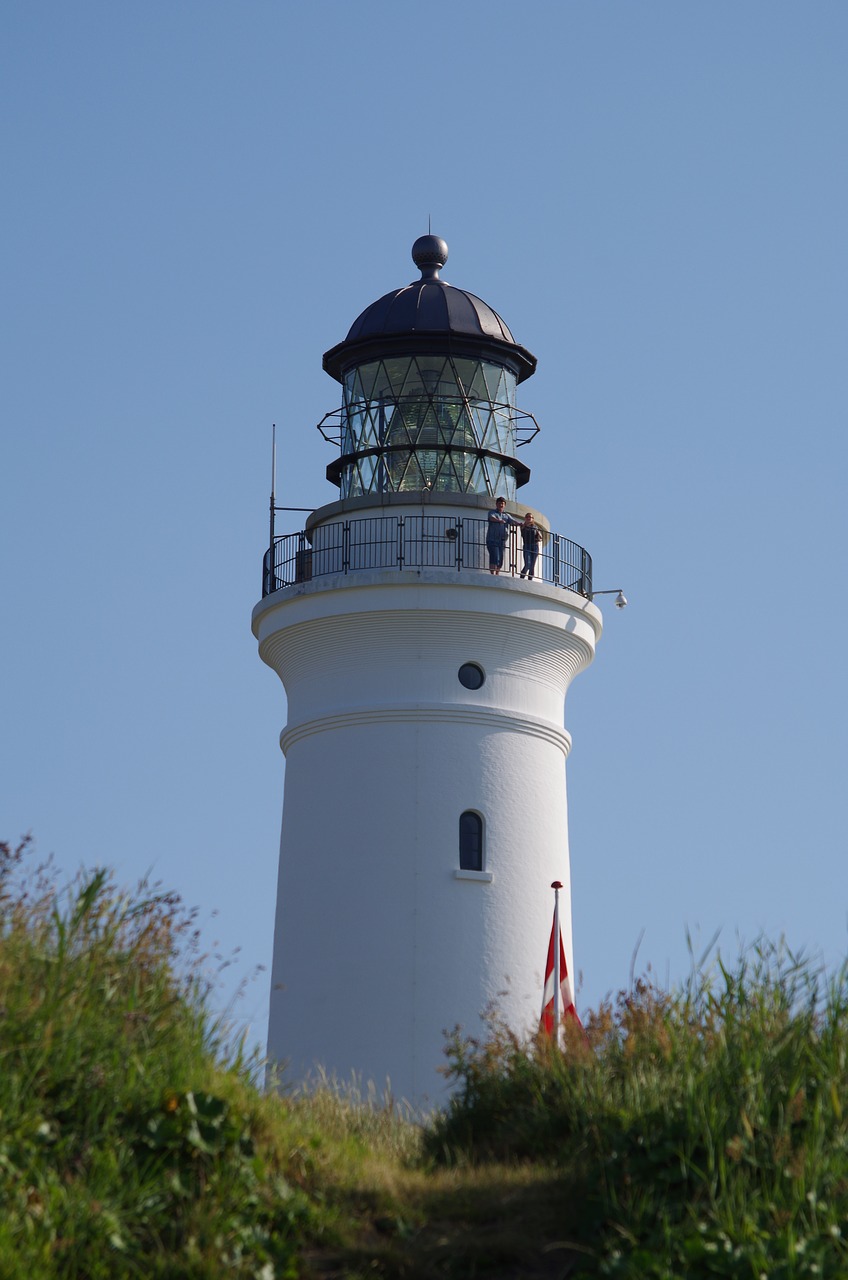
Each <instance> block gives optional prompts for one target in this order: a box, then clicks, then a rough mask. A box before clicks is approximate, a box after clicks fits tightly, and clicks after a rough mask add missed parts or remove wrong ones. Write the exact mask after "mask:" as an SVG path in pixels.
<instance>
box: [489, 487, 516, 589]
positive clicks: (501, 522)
mask: <svg viewBox="0 0 848 1280" xmlns="http://www.w3.org/2000/svg"><path fill="white" fill-rule="evenodd" d="M505 508H506V498H496V499H495V509H494V511H490V512H489V523H488V526H487V528H486V550H487V551H488V553H489V573H500V571H501V569H502V568H503V560H504V550H505V548H506V531H507V529H508V528H509V526H510V525H511V524H520V523H521V521H520V520H513V518H512V516H508V515H507V513H506V510H505Z"/></svg>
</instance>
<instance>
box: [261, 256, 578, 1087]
mask: <svg viewBox="0 0 848 1280" xmlns="http://www.w3.org/2000/svg"><path fill="white" fill-rule="evenodd" d="M447 253H448V251H447V245H446V244H445V242H444V241H443V240H441V239H439V238H438V237H436V236H432V235H427V236H422V237H421V238H420V239H419V240H417V241H416V242H415V244H414V246H413V250H412V256H413V259H414V260H415V263H416V264H417V266H418V267H419V269H420V271H421V279H420V280H416V281H415V282H414V283H413V284H410V285H407V286H406V287H404V288H401V289H397V290H395V291H393V292H391V293H388V294H386V295H385V296H384V297H382V298H380V299H379V300H378V301H377V302H374V303H373V304H372V305H371V306H369V307H367V308H366V310H365V311H363V312H362V314H361V315H360V316H359V318H358V319H357V320H356V321H355V322H354V324H353V326H352V327H351V329H350V331H349V333H348V335H347V337H346V338H345V340H344V341H343V342H341V343H339V344H338V345H337V346H335V347H333V348H332V349H331V350H330V351H328V352H327V353H326V355H325V356H324V368H325V370H326V371H327V373H329V374H330V375H331V376H332V377H333V378H335V379H336V380H337V381H338V382H339V383H341V386H342V396H343V403H342V407H341V409H340V410H339V411H338V412H337V413H336V414H330V415H328V416H327V418H325V420H324V422H323V423H322V430H323V432H324V434H325V437H326V438H328V439H330V440H331V441H332V442H333V443H334V444H335V445H336V446H337V456H336V457H335V458H334V460H333V462H331V463H330V465H329V466H328V468H327V478H328V479H329V480H330V481H332V482H333V483H334V484H335V485H337V486H338V488H339V497H338V500H337V501H334V502H332V503H330V504H329V505H327V506H325V507H321V508H319V509H318V510H316V511H314V512H313V513H312V514H311V515H310V516H309V518H308V519H307V521H306V528H305V530H304V531H303V532H302V533H298V534H292V535H289V536H286V537H280V538H273V537H272V545H271V548H270V550H269V552H268V553H267V555H266V558H265V573H264V583H263V598H262V601H261V603H260V604H258V605H257V606H256V608H255V610H254V612H253V630H254V633H255V635H256V637H257V639H258V642H259V652H260V655H261V657H262V659H263V660H264V661H265V662H266V663H268V665H269V666H271V667H273V669H274V670H275V671H276V672H277V674H278V675H279V677H280V679H281V680H282V682H283V684H284V686H285V690H286V694H287V699H288V721H287V723H286V726H285V728H284V729H283V731H282V734H281V735H280V745H281V747H282V750H283V753H284V755H285V759H286V768H285V794H284V800H283V822H282V838H281V842H280V871H279V888H278V901H277V916H276V928H275V936H274V959H273V972H272V994H271V1012H270V1028H269V1040H268V1051H269V1057H270V1059H271V1060H272V1061H273V1062H276V1063H279V1064H280V1066H281V1068H282V1069H283V1071H284V1074H285V1075H287V1076H288V1078H290V1079H296V1080H297V1079H300V1080H302V1079H304V1078H306V1077H308V1075H309V1074H310V1073H311V1072H312V1071H314V1069H315V1068H316V1067H323V1068H325V1069H326V1070H327V1071H329V1072H330V1073H331V1074H334V1075H336V1076H338V1077H339V1078H340V1079H350V1077H351V1075H352V1073H356V1074H357V1075H359V1076H361V1077H362V1078H363V1079H364V1080H374V1081H375V1082H376V1083H377V1085H378V1086H379V1087H382V1086H383V1085H384V1084H385V1082H386V1080H387V1079H388V1080H389V1081H390V1083H391V1088H392V1092H393V1094H394V1096H395V1097H396V1098H401V1097H406V1098H409V1099H410V1100H414V1101H416V1102H422V1101H424V1100H426V1099H429V1100H431V1101H435V1100H437V1099H438V1097H439V1095H440V1094H441V1093H442V1091H443V1089H444V1082H443V1079H442V1077H441V1076H440V1075H439V1072H438V1069H439V1067H440V1066H441V1065H443V1063H444V1054H443V1049H444V1032H445V1030H446V1029H448V1030H450V1029H452V1028H453V1027H455V1026H456V1025H457V1024H459V1025H460V1026H461V1027H462V1028H463V1029H464V1030H465V1031H467V1032H469V1033H470V1034H475V1033H478V1032H479V1031H480V1030H481V1023H480V1016H481V1013H482V1012H483V1011H484V1010H486V1009H487V1008H488V1007H490V1006H492V1005H494V1006H496V1007H497V1009H498V1010H499V1011H500V1014H501V1015H502V1016H503V1017H504V1019H505V1020H506V1021H507V1023H508V1024H509V1025H510V1026H512V1027H513V1028H514V1029H515V1030H516V1031H519V1032H520V1031H524V1030H527V1029H530V1028H531V1027H532V1026H534V1025H536V1024H537V1023H538V1018H539V1012H540V1007H541V995H542V982H543V972H542V970H543V967H544V960H545V948H546V945H547V941H548V936H549V932H550V927H551V911H552V895H551V891H550V885H551V882H552V881H554V880H558V881H561V882H562V884H563V885H564V889H563V891H562V894H561V899H560V919H561V923H562V931H563V939H564V943H565V954H566V959H567V963H568V967H569V971H570V972H571V973H572V974H573V973H574V957H573V951H572V938H571V903H570V871H569V850H568V825H567V803H566V780H565V762H566V758H567V756H568V752H569V749H570V746H571V739H570V737H569V735H568V733H567V732H566V730H565V727H564V708H565V695H566V691H567V689H568V686H569V684H570V682H571V680H572V678H573V677H574V676H575V675H576V674H577V673H578V672H579V671H582V670H583V669H584V667H587V666H588V665H589V663H590V662H591V661H592V657H593V655H594V651H595V644H596V642H597V640H598V638H599V636H600V633H601V615H600V612H599V611H598V609H597V608H596V607H595V606H594V604H593V603H592V600H591V596H592V576H591V574H592V568H591V560H590V558H589V556H588V554H587V553H586V552H585V551H584V550H583V549H582V548H581V547H579V546H577V545H576V544H575V543H573V542H570V541H569V540H568V539H567V538H565V537H563V536H561V535H560V534H558V533H555V532H554V531H553V530H552V529H551V528H550V525H549V522H548V520H547V519H546V518H545V517H543V516H542V515H541V514H540V513H538V512H536V511H535V510H534V508H533V507H532V506H531V505H529V504H528V503H527V502H526V501H525V500H522V501H520V502H519V501H516V492H517V490H518V489H520V488H522V487H523V486H524V485H525V484H526V482H527V481H528V479H529V476H530V472H529V469H528V467H527V466H526V465H525V464H524V463H523V462H521V461H519V460H518V458H517V456H516V453H517V450H518V448H519V447H520V446H522V445H525V444H526V443H528V441H529V440H530V439H532V437H533V436H534V435H535V434H536V432H537V431H538V427H537V426H536V423H535V422H534V420H533V419H532V418H530V417H529V415H526V414H522V413H521V412H520V411H519V410H518V409H517V408H516V396H515V391H516V385H517V384H518V383H520V382H522V381H523V380H524V379H525V378H528V377H530V375H531V374H532V373H533V372H534V370H535V367H536V361H535V358H534V357H533V356H532V355H531V354H530V352H529V351H527V350H526V349H525V348H524V347H522V346H520V345H519V344H518V343H517V342H516V341H515V340H514V338H513V336H512V334H511V333H510V331H509V329H508V328H507V326H506V324H505V323H504V322H503V320H501V318H500V316H498V315H497V313H496V312H495V311H493V310H492V309H491V308H490V307H489V306H487V305H486V303H484V302H482V301H481V300H480V299H479V298H477V297H475V296H474V295H473V294H470V293H467V292H465V291H464V290H462V289H458V288H455V287H453V286H451V285H449V284H447V283H446V282H445V281H444V280H442V279H441V278H440V274H439V273H440V270H441V268H442V267H443V266H444V263H445V262H446V260H447ZM328 424H332V425H328ZM499 496H503V497H504V498H505V499H506V502H505V504H503V511H504V512H505V514H506V515H508V516H510V517H512V519H513V520H514V521H515V522H516V523H515V524H510V525H509V526H508V527H507V530H506V532H507V537H506V544H505V549H504V553H503V564H502V567H501V568H500V572H499V573H494V572H490V563H491V557H492V556H493V557H494V559H495V560H497V559H498V558H499V557H498V553H497V551H494V552H492V551H490V549H489V548H488V547H487V536H489V535H490V531H492V530H494V532H495V535H497V530H495V529H494V526H495V525H496V524H497V521H494V520H490V513H491V512H492V511H496V510H497V507H496V499H497V498H498V497H499ZM527 512H530V513H531V514H532V515H533V516H534V517H535V521H536V524H537V526H538V528H539V529H540V531H541V541H540V545H539V551H538V559H537V560H536V562H535V564H533V565H532V569H533V573H532V578H531V577H529V576H526V575H525V576H521V570H522V569H523V568H524V567H525V562H524V559H523V547H524V540H523V537H522V532H521V529H520V528H519V527H518V523H519V522H521V521H523V519H524V516H525V514H526V513H527ZM500 527H501V529H503V525H502V524H501V526H500ZM491 540H492V539H491V536H490V541H491ZM530 544H531V551H532V539H531V540H530Z"/></svg>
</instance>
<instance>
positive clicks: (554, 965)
mask: <svg viewBox="0 0 848 1280" xmlns="http://www.w3.org/2000/svg"><path fill="white" fill-rule="evenodd" d="M551 888H552V889H553V890H554V891H555V893H556V897H555V899H554V922H553V925H552V926H551V940H550V942H549V943H548V959H547V963H546V964H545V988H544V991H543V993H542V1017H541V1020H540V1022H539V1029H540V1030H541V1031H544V1033H545V1034H546V1035H549V1036H553V1037H554V1038H556V1035H557V1030H558V1028H559V1025H560V1023H561V1022H562V1020H563V1018H573V1019H574V1021H575V1022H576V1023H577V1025H578V1027H582V1026H583V1023H582V1022H581V1021H580V1019H579V1017H578V1016H577V1010H576V1008H575V1007H574V994H573V992H572V990H571V982H570V980H569V977H568V966H567V965H566V963H565V947H564V946H563V945H562V930H561V929H560V927H559V890H560V889H561V888H562V885H561V884H560V882H559V881H558V880H555V881H554V883H553V884H552V885H551ZM557 943H558V944H559V955H557Z"/></svg>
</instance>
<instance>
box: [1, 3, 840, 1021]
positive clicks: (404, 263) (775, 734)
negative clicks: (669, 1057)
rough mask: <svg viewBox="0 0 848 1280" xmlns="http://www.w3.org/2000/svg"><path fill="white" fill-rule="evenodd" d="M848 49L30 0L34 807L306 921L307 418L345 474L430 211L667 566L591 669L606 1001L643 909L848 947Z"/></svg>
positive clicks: (560, 449) (11, 403)
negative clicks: (377, 336) (355, 337)
mask: <svg viewBox="0 0 848 1280" xmlns="http://www.w3.org/2000/svg"><path fill="white" fill-rule="evenodd" d="M846 61H848V8H846V6H845V5H844V4H842V3H828V2H820V3H816V4H812V5H801V4H787V3H783V2H781V0H777V2H775V0H769V2H767V3H766V2H765V0H747V2H746V3H744V4H731V3H729V2H726V3H716V4H707V3H691V4H681V3H659V2H644V3H639V4H636V3H625V2H624V0H619V2H617V3H613V2H604V3H600V2H599V3H588V2H586V3H579V4H577V3H561V4H559V3H558V4H554V3H544V4H543V3H538V2H533V0H530V2H529V3H527V4H525V5H523V6H521V7H520V8H519V7H518V6H515V5H513V4H505V3H502V2H501V0H493V2H490V3H486V4H483V3H479V2H477V0H471V2H469V3H467V4H464V5H457V4H452V5H451V4H445V3H442V2H441V0H436V2H435V3H431V4H429V5H428V6H427V7H426V9H422V8H421V7H420V6H412V5H410V4H407V3H392V4H389V3H374V2H371V0H363V2H362V3H344V4H343V3H334V2H328V0H319V2H318V3H313V4H311V5H293V4H289V5H284V4H281V3H268V2H265V3H261V2H256V3H248V4H235V3H227V4H224V3H215V2H214V0H204V2H203V3H202V4H201V3H199V2H195V3H188V2H182V3H181V2H175V3H158V2H152V3H148V4H145V5H143V6H142V5H136V6H130V5H115V4H113V3H100V4H95V3H88V2H86V0H80V3H77V4H74V5H67V4H61V3H39V2H38V0H27V2H26V3H24V2H23V0H7V2H6V4H5V5H4V6H3V8H2V12H0V105H2V111H0V142H1V143H2V172H3V174H4V178H5V182H4V187H5V197H4V200H3V220H2V223H3V246H2V268H0V270H2V278H0V293H2V307H1V308H0V317H2V319H1V320H0V323H2V351H3V365H4V368H3V376H2V385H1V386H0V405H2V466H0V485H2V503H0V522H2V530H0V600H2V606H3V625H2V635H3V659H4V661H3V667H2V671H3V675H2V682H0V723H2V725H3V733H2V745H0V836H2V837H6V838H11V839H13V838H15V837H16V836H17V835H19V834H20V833H22V832H24V831H28V830H31V831H32V832H33V833H34V835H35V837H36V840H37V844H38V848H39V850H40V852H41V853H42V854H47V853H53V854H55V857H56V860H57V862H58V863H59V865H60V867H62V868H63V869H66V870H68V871H72V870H74V869H75V868H76V867H77V866H79V865H80V864H81V863H85V864H86V865H93V864H100V863H108V864H109V865H112V866H114V867H115V868H116V870H117V874H118V876H119V878H120V879H121V880H122V881H126V882H132V881H134V880H135V879H137V878H138V877H139V876H140V875H142V874H144V873H145V872H147V871H148V870H152V872H153V874H154V876H156V877H158V878H161V879H162V880H163V881H164V882H165V883H166V884H167V885H168V886H171V887H174V888H176V889H177V890H179V891H180V892H181V893H182V894H183V896H184V897H185V899H186V901H187V902H188V903H190V904H192V905H196V906H197V907H198V908H199V910H200V918H201V922H202V926H203V930H204V936H205V938H206V939H207V945H208V946H209V947H210V949H214V944H218V946H217V949H218V950H219V951H220V953H221V954H224V955H229V954H230V953H231V952H232V951H233V950H234V949H235V948H236V947H241V953H240V959H239V962H238V965H237V966H236V967H235V970H233V971H235V972H237V974H238V975H239V976H245V977H249V976H250V975H251V974H252V973H253V971H254V969H255V968H256V966H258V965H261V964H266V965H267V964H269V963H270V950H271V937H272V930H273V914H274V898H275V885H276V875H277V842H278V835H279V820H280V807H281V798H282V776H283V764H282V757H281V755H280V752H279V748H278V745H277V738H278V734H279V731H280V728H281V727H282V724H283V722H284V719H285V702H284V696H283V693H282V690H281V688H280V686H279V684H278V683H277V681H276V677H274V676H273V675H272V673H271V672H270V671H269V670H268V669H267V668H265V667H264V666H263V665H262V664H261V662H260V661H259V659H258V657H257V655H256V651H255V644H254V641H253V638H252V636H251V634H250V627H249V619H250V611H251V608H252V606H253V604H254V603H255V602H256V599H257V598H258V595H259V591H260V582H261V578H260V571H261V557H262V553H263V550H264V547H265V543H266V539H267V505H268V490H269V479H270V428H271V423H272V422H276V423H277V424H278V431H279V441H280V443H279V494H278V498H279V501H280V502H282V503H286V504H289V505H293V506H313V505H320V504H321V503H324V502H327V501H330V500H332V498H333V493H334V491H333V490H332V489H331V487H330V486H329V485H328V484H327V482H326V480H325V479H324V478H323V476H324V468H325V466H326V464H327V462H328V461H329V460H330V458H331V456H332V454H331V451H330V448H329V446H328V445H326V444H325V443H324V442H323V441H322V440H321V438H320V436H319V435H318V433H317V432H316V430H315V428H314V424H315V423H317V422H318V420H319V419H320V418H321V417H322V416H323V414H324V413H325V412H326V411H327V410H329V409H332V408H335V407H336V405H337V403H338V399H339V395H338V388H337V386H336V384H335V383H333V382H332V381H331V380H330V379H329V378H328V377H327V376H326V375H325V374H324V373H323V372H322V370H321V355H322V352H323V351H325V350H326V349H327V348H329V347H330V346H332V345H334V344H335V343H336V342H338V341H340V340H341V339H342V338H343V337H344V335H345V333H346V332H347V329H348V327H349V325H350V323H351V322H352V321H353V319H354V317H355V316H356V315H357V314H358V313H359V312H360V311H361V310H362V309H363V308H364V307H365V306H366V305H367V304H368V303H369V302H371V301H372V300H373V299H375V298H376V297H378V296H379V295H380V294H382V293H384V292H386V291H387V290H388V289H391V288H394V287H397V286H399V285H401V284H403V283H406V282H407V281H409V280H412V279H413V278H415V277H416V276H417V272H416V270H415V267H414V266H413V264H412V262H411V260H410V258H409V249H410V246H411V244H412V241H413V240H414V239H415V238H416V236H418V235H419V234H421V233H422V232H424V231H426V229H427V218H428V215H432V225H433V231H434V232H436V233H438V234H439V235H441V236H444V237H445V239H446V240H447V241H448V243H449V246H450V260H449V263H448V266H447V267H446V269H445V271H444V272H443V275H444V278H446V279H447V280H449V281H450V282H451V283H454V284H457V285H461V286H462V287H464V288H467V289H469V290H471V291H472V292H474V293H477V294H479V295H480V296H482V297H483V298H485V299H486V301H488V302H489V303H490V304H491V305H492V306H494V307H495V308H496V309H497V310H498V311H499V312H500V313H501V315H503V317H504V318H505V320H506V321H507V323H508V324H509V326H510V328H511V329H512V331H513V333H514V334H515V336H516V339H517V341H519V342H521V343H522V344H524V345H525V346H527V347H529V349H530V350H531V351H533V352H534V353H535V354H536V355H537V357H538V359H539V367H538V372H537V373H536V375H535V377H534V378H533V379H532V380H530V381H529V382H528V383H526V384H524V385H523V387H522V397H521V404H522V407H524V408H525V409H527V410H529V411H531V412H532V413H534V414H535V416H536V417H537V419H538V421H539V422H540V424H541V427H542V434H541V435H540V436H539V437H538V438H537V440H536V441H535V442H534V444H533V445H531V446H530V447H529V449H528V450H527V451H526V454H525V455H524V456H525V460H526V461H527V462H528V463H529V465H530V466H531V468H532V469H533V477H532V479H531V482H530V485H529V487H528V488H527V489H525V490H524V491H523V493H524V494H525V495H526V497H527V500H528V502H529V503H530V504H531V505H533V506H534V507H535V508H536V509H538V510H541V511H543V512H545V513H546V514H547V515H548V516H549V518H550V520H551V523H552V526H553V527H554V528H555V529H556V530H557V531H559V532H561V533H563V534H565V535H566V536H568V537H571V538H574V539H575V540H576V541H578V542H580V543H582V544H583V545H584V546H586V547H587V548H588V549H589V551H590V552H591V553H592V555H593V557H594V562H595V575H596V582H597V585H598V586H604V587H605V586H609V587H619V586H622V587H624V589H625V591H626V593H627V595H628V597H629V598H630V600H631V604H630V607H629V608H628V609H627V610H626V611H625V612H624V613H622V614H619V613H618V612H617V611H615V610H613V609H611V608H608V609H606V610H605V613H606V627H607V629H606V632H605V635H604V638H603V641H602V644H601V646H600V647H599V650H598V655H597V659H596V661H595V664H594V666H593V667H592V668H591V669H590V671H589V672H588V673H586V674H584V675H582V676H581V677H580V678H579V680H578V681H577V682H576V684H575V685H574V686H573V689H572V692H571V694H570V695H569V704H568V708H567V726H568V728H569V730H570V731H571V733H572V736H573V739H574V747H573V751H572V755H571V758H570V761H569V798H570V808H571V819H570V837H571V849H572V876H573V891H574V904H575V906H574V935H575V952H576V957H577V965H578V968H579V969H580V970H581V971H582V974H583V984H582V989H581V992H580V998H579V1003H580V1004H581V1007H584V1008H585V1006H586V1005H587V1004H594V1003H596V1002H597V1001H598V1000H599V999H600V998H601V997H602V996H603V995H604V994H605V993H606V992H607V991H609V990H614V989H617V988H618V987H620V986H623V985H625V984H626V983H627V980H628V974H629V969H630V964H631V957H632V953H633V950H634V947H635V946H636V943H637V940H638V939H639V937H640V935H642V934H643V931H644V936H643V938H642V942H641V946H640V951H639V958H638V961H637V968H639V969H641V968H643V967H644V965H646V964H647V963H649V962H650V963H651V964H652V966H653V967H654V970H655V971H656V972H657V974H658V975H659V977H660V979H661V980H663V981H665V980H666V978H667V977H668V978H670V979H671V980H672V981H675V980H677V979H679V978H681V977H683V976H685V974H686V971H687V965H688V961H687V950H686V941H685V935H686V929H687V928H688V929H689V930H690V931H691V932H692V933H693V935H694V936H695V937H696V938H700V939H702V940H703V942H706V941H707V940H708V939H709V937H710V936H711V935H712V933H713V932H714V931H715V930H717V929H720V930H721V934H720V943H721V946H722V947H723V948H724V949H725V951H727V952H728V953H730V954H735V952H736V949H737V939H738V938H741V939H743V940H745V941H747V942H751V941H752V940H753V939H754V938H756V936H757V935H758V934H759V933H760V932H761V931H765V932H766V933H768V934H769V935H770V936H771V937H778V936H780V935H782V934H783V935H785V936H786V939H787V941H788V942H789V944H790V945H791V946H792V947H794V948H798V949H805V950H807V951H808V952H809V953H810V954H812V955H816V956H819V955H820V956H822V957H823V958H824V959H825V961H826V962H827V963H828V964H831V965H833V964H835V963H837V962H838V961H839V960H840V959H841V958H842V957H844V955H845V953H846V928H848V871H847V870H846V850H845V822H844V810H845V803H846V800H845V794H846V788H845V775H846V764H848V760H846V747H845V716H846V678H845V657H844V637H845V634H846V630H848V597H846V590H845V573H844V561H845V553H846V536H845V535H846V514H845V507H846V503H845V475H846V470H848V466H847V465H846V464H848V456H846V454H848V450H847V449H846V401H848V396H846V359H845V353H846V342H847V341H848V304H847V303H846V297H848V288H846V285H848V270H846V268H848V235H847V234H846V228H848V162H846V156H848V77H846V75H845V66H846ZM296 521H297V518H296V517H291V519H290V522H289V524H288V525H286V526H285V527H286V528H287V529H288V528H291V529H293V528H295V527H297V523H296ZM545 945H546V940H545V939H539V940H538V946H539V952H540V968H541V964H542V959H543V957H542V952H543V951H544V948H545ZM233 971H228V974H227V975H226V977H225V980H224V981H225V987H224V989H223V990H222V995H221V998H222V999H224V998H225V996H226V991H228V990H229V989H231V986H232V981H231V978H230V973H231V972H233ZM267 990H268V975H267V973H265V974H264V975H261V976H259V977H258V978H256V979H255V980H254V981H252V982H251V983H250V985H249V987H248V991H247V993H246V995H245V996H244V997H243V999H242V1000H241V1002H240V1004H239V1006H238V1012H239V1016H240V1017H241V1018H243V1019H244V1021H245V1022H246V1023H248V1024H249V1026H250V1033H249V1034H250V1037H251V1038H252V1039H256V1040H261V1039H262V1038H263V1037H264V1020H265V1005H266V1001H267Z"/></svg>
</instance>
